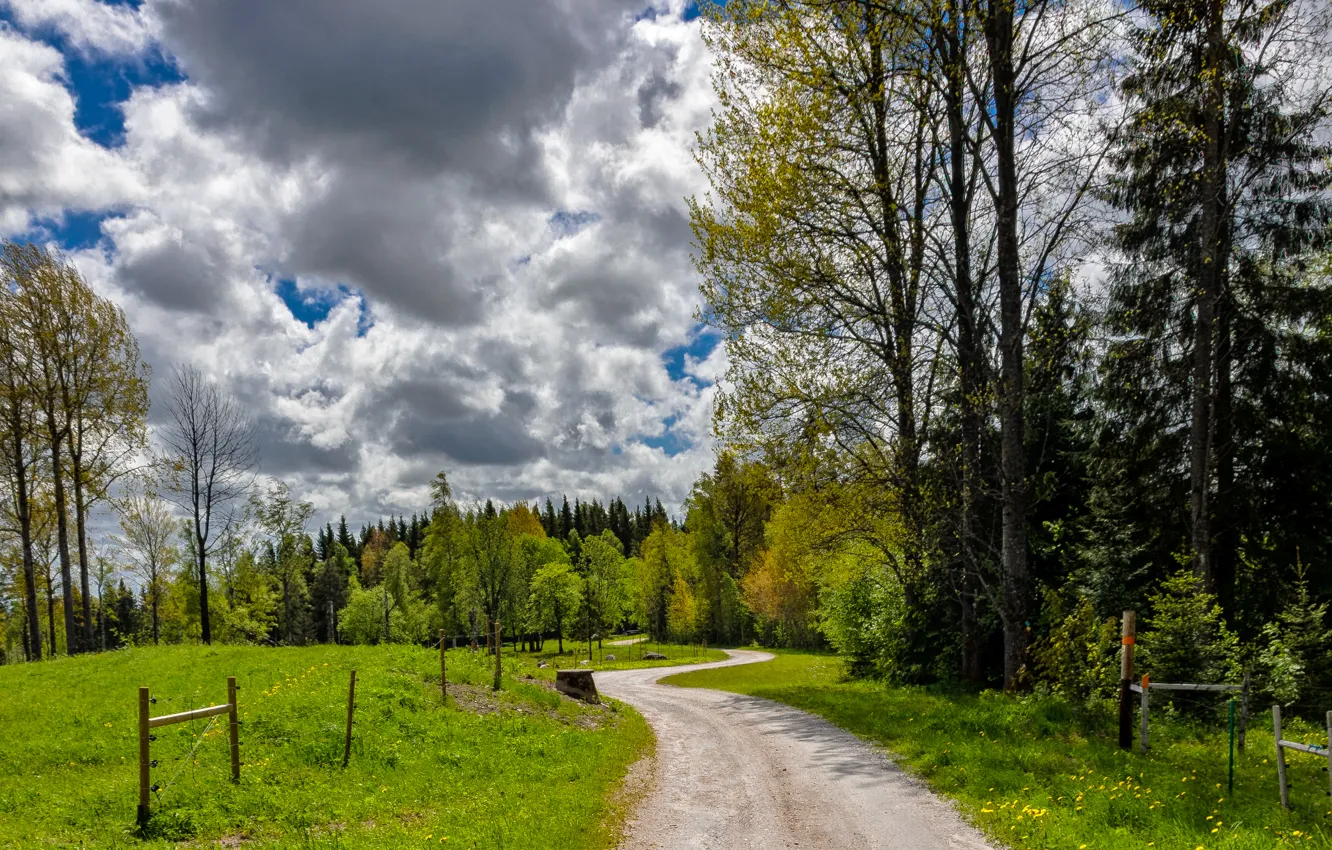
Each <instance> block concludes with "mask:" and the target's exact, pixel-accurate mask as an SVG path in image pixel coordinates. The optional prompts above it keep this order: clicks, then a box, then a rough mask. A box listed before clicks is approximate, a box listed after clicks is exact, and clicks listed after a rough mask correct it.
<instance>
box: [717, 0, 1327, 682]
mask: <svg viewBox="0 0 1332 850" xmlns="http://www.w3.org/2000/svg"><path fill="white" fill-rule="evenodd" d="M703 5H704V25H703V33H704V37H705V39H706V41H707V42H708V44H709V46H710V47H711V49H712V50H713V53H714V55H715V57H716V65H715V73H714V87H715V89H716V93H717V96H718V99H719V107H718V109H717V110H716V112H715V113H714V119H713V123H712V126H711V127H710V128H709V130H708V131H707V132H706V133H704V134H703V135H702V136H701V137H700V139H699V143H698V145H697V147H696V157H697V159H698V162H699V164H700V165H701V167H702V168H703V170H704V172H705V173H706V175H707V177H708V179H709V182H710V184H711V189H710V191H709V193H708V194H707V195H706V196H702V197H699V198H695V199H694V200H693V201H692V203H691V222H692V225H693V229H694V233H695V237H696V242H697V245H698V250H697V252H696V264H697V267H698V270H699V272H700V274H701V276H702V278H703V283H702V293H703V296H704V300H705V307H704V310H703V318H704V319H705V320H706V321H708V322H709V323H711V324H712V325H713V326H715V327H716V328H718V329H719V330H720V331H722V333H723V335H724V339H725V340H726V343H725V344H726V345H727V351H728V355H729V362H730V371H729V373H728V375H727V380H726V381H725V382H724V383H723V385H722V390H721V392H720V401H719V405H718V425H719V430H720V432H721V434H722V436H723V438H724V439H725V441H726V443H727V445H728V446H729V447H730V449H732V450H733V451H735V452H737V453H738V454H739V455H740V456H742V457H745V458H748V459H752V460H755V461H758V462H761V463H762V464H763V465H764V466H765V468H767V469H768V470H769V471H770V473H771V474H772V475H773V476H774V478H775V479H776V480H778V481H780V483H781V490H782V493H783V497H784V499H785V502H784V505H785V506H786V507H784V508H783V510H794V511H800V512H803V513H805V514H806V516H807V517H808V518H809V521H808V522H807V523H805V525H804V526H803V527H804V529H805V532H804V533H805V534H807V535H808V543H809V545H810V546H812V549H811V550H810V551H811V557H813V558H814V560H815V561H818V560H819V559H821V558H823V557H825V555H826V553H828V552H846V551H858V552H860V553H861V557H860V558H858V559H857V560H855V562H854V563H833V562H829V563H828V564H825V566H824V567H822V568H818V569H813V570H812V572H809V571H806V572H805V573H804V574H805V575H809V576H812V580H809V581H805V580H803V579H802V580H801V581H800V582H798V583H801V584H802V585H803V587H804V590H805V591H806V592H808V593H810V594H812V604H811V606H810V608H809V610H810V611H811V612H812V617H813V622H815V623H816V624H817V626H818V629H819V631H820V634H822V635H823V636H824V637H825V638H827V639H829V640H832V641H833V643H834V644H836V645H838V646H839V647H841V648H842V649H844V650H845V651H846V652H848V653H849V654H850V655H852V656H853V658H854V659H855V661H856V666H857V668H858V669H861V670H864V671H869V672H876V673H878V674H882V675H887V676H892V677H896V678H899V679H902V680H908V681H929V680H940V679H943V680H966V681H971V682H976V683H991V682H994V683H1000V682H1001V683H1003V684H1004V685H1005V686H1006V687H1009V688H1016V687H1024V686H1029V685H1031V684H1032V683H1033V681H1035V680H1037V679H1040V678H1042V676H1043V675H1045V674H1043V673H1042V669H1047V670H1048V669H1049V667H1050V664H1053V661H1050V659H1049V658H1048V655H1049V652H1050V651H1051V650H1050V646H1051V641H1052V640H1055V639H1056V636H1058V635H1061V634H1062V635H1064V638H1067V637H1068V635H1067V632H1068V629H1070V628H1073V626H1072V625H1071V624H1070V623H1069V622H1066V621H1068V619H1069V618H1070V617H1073V618H1074V619H1075V620H1076V621H1077V622H1079V623H1082V624H1083V625H1081V626H1079V627H1078V629H1079V631H1078V634H1079V635H1081V637H1080V638H1079V639H1080V640H1083V642H1084V643H1085V644H1086V645H1085V646H1081V649H1080V650H1078V651H1082V652H1083V654H1084V655H1088V654H1090V656H1091V657H1099V656H1096V653H1097V652H1098V651H1100V650H1098V649H1097V647H1098V646H1100V644H1099V643H1098V641H1100V631H1101V630H1100V628H1099V626H1100V625H1101V624H1102V623H1104V621H1105V620H1106V619H1107V618H1110V617H1114V616H1117V615H1118V613H1119V612H1121V611H1122V610H1124V609H1129V608H1133V609H1137V610H1139V611H1141V612H1143V613H1144V615H1145V616H1146V617H1147V621H1148V623H1149V624H1150V623H1151V618H1152V616H1153V611H1156V610H1158V609H1159V610H1161V611H1163V612H1164V611H1167V610H1170V609H1171V605H1172V604H1173V603H1172V602H1171V601H1170V600H1176V601H1179V600H1184V599H1190V600H1194V601H1197V600H1202V601H1203V603H1205V604H1202V607H1201V608H1198V609H1197V610H1194V611H1193V613H1192V615H1191V616H1194V615H1196V617H1198V618H1202V619H1203V620H1205V621H1206V622H1205V624H1204V625H1198V624H1196V623H1195V625H1196V626H1197V632H1198V635H1205V636H1206V637H1205V639H1204V637H1201V636H1199V637H1197V638H1196V640H1195V643H1198V642H1199V641H1201V642H1203V643H1206V644H1207V646H1209V647H1210V646H1219V645H1228V641H1229V640H1230V637H1233V638H1234V639H1235V649H1234V652H1233V653H1231V655H1234V656H1236V657H1240V656H1242V659H1241V660H1240V661H1237V662H1236V663H1248V661H1252V659H1253V658H1255V657H1256V656H1257V655H1259V654H1262V653H1264V652H1267V653H1268V654H1269V655H1270V654H1271V652H1274V651H1276V650H1273V649H1272V647H1273V646H1275V645H1276V644H1274V643H1273V641H1277V643H1278V644H1279V643H1281V642H1282V641H1284V642H1285V644H1284V645H1287V646H1288V645H1291V644H1293V643H1299V644H1300V645H1301V646H1305V647H1306V648H1308V647H1315V649H1310V650H1309V651H1308V652H1307V653H1305V654H1304V655H1300V654H1299V653H1295V654H1294V655H1291V654H1289V653H1288V655H1289V658H1287V661H1288V662H1289V663H1288V664H1287V665H1286V666H1287V667H1288V668H1289V667H1291V665H1296V666H1303V667H1304V668H1306V669H1307V675H1308V677H1309V679H1310V681H1314V682H1317V683H1320V686H1322V687H1327V686H1328V685H1330V684H1332V682H1329V681H1328V678H1327V677H1328V675H1329V672H1328V667H1329V661H1328V654H1329V648H1328V644H1329V642H1332V641H1329V639H1328V636H1327V633H1326V631H1325V630H1326V617H1325V614H1326V610H1325V606H1326V604H1327V603H1328V601H1329V600H1330V599H1332V564H1330V561H1329V556H1330V555H1332V552H1329V545H1328V544H1329V538H1328V535H1327V533H1326V529H1327V528H1328V527H1329V519H1332V517H1329V502H1328V499H1327V497H1326V493H1327V492H1328V484H1329V481H1328V478H1327V470H1328V469H1329V465H1328V459H1329V458H1328V456H1327V451H1328V446H1329V445H1332V442H1330V441H1329V439H1328V437H1329V436H1330V433H1332V432H1329V427H1332V426H1330V425H1329V423H1332V418H1329V412H1332V411H1329V407H1328V406H1329V402H1330V401H1332V393H1330V392H1329V391H1330V390H1332V374H1329V372H1328V368H1327V365H1328V364H1329V363H1332V359H1329V355H1332V350H1329V341H1330V340H1332V336H1329V330H1332V301H1330V300H1329V295H1330V293H1332V287H1330V286H1329V271H1330V270H1332V269H1330V268H1329V250H1328V249H1329V244H1332V240H1330V237H1332V231H1330V230H1329V221H1330V220H1332V204H1330V203H1329V201H1330V199H1329V194H1328V189H1329V183H1330V182H1332V171H1329V162H1332V159H1330V158H1329V157H1330V155H1332V150H1330V149H1329V146H1328V144H1327V139H1328V138H1329V135H1328V132H1327V131H1328V129H1329V125H1328V118H1329V103H1330V101H1329V97H1330V92H1329V77H1328V75H1327V74H1326V73H1325V68H1324V59H1325V57H1326V56H1327V55H1328V54H1327V34H1328V28H1327V17H1326V13H1325V10H1324V9H1323V7H1322V6H1320V5H1319V4H1314V3H1304V2H1299V0H1242V2H1239V3H1228V4H1218V3H1210V2H1200V0H1146V1H1145V2H1142V3H1138V4H1134V5H1133V6H1132V8H1126V7H1124V6H1122V5H1120V4H1113V3H1106V2H1099V0H1074V2H1067V0H1061V1H1060V2H1046V1H1045V0H1035V2H1031V3H1025V4H1020V5H1019V6H1014V5H1013V4H1009V3H1001V2H997V0H910V2H883V0H815V1H814V2H809V0H802V2H794V0H793V1H792V2H786V1H785V0H771V1H770V2H762V3H758V2H728V3H725V4H716V3H709V4H703ZM1086 269H1093V270H1094V273H1092V274H1091V275H1088V276H1085V277H1084V276H1083V275H1082V271H1083V270H1086ZM1088 278H1090V281H1091V282H1086V281H1087V280H1088ZM791 506H796V507H791ZM787 533H791V530H790V529H785V530H783V531H782V532H781V534H787ZM776 539H784V538H782V537H777V538H776ZM835 560H836V559H834V561H835ZM809 563H812V562H809ZM792 570H794V571H792ZM779 574H781V573H780V571H779ZM1181 574H1182V576H1183V577H1182V578H1181V577H1180V575H1181ZM785 575H787V576H788V577H789V576H791V575H796V576H799V575H802V572H801V570H799V569H796V568H791V569H788V570H787V572H786V573H785ZM1162 594H1165V595H1164V596H1163V595H1162ZM1180 604H1183V603H1182V601H1181V602H1180ZM1320 606H1322V607H1320ZM1190 610H1192V609H1190ZM1161 616H1167V615H1166V614H1164V613H1163V614H1161ZM1079 618H1081V619H1079ZM1088 622H1090V623H1091V625H1090V626H1088V625H1086V623H1088ZM1297 622H1298V623H1303V624H1305V625H1303V626H1296V625H1293V624H1294V623H1297ZM1315 622H1317V623H1322V624H1323V625H1322V626H1318V627H1315V625H1314V623H1315ZM1061 629H1062V630H1063V631H1061ZM1273 629H1276V630H1277V631H1276V632H1274V631H1273ZM1282 629H1285V630H1286V631H1291V632H1292V633H1291V634H1290V635H1286V634H1285V633H1284V632H1282V631H1281V630H1282ZM1301 629H1303V632H1301V635H1302V636H1295V635H1294V631H1300V630H1301ZM1311 629H1312V631H1310V630H1311ZM1319 629H1322V631H1320V630H1319ZM1292 630H1293V631H1292ZM1228 636H1229V637H1228ZM1060 639H1061V640H1062V639H1063V638H1060ZM1101 648H1102V649H1104V647H1101ZM1195 649H1196V650H1197V652H1195V653H1193V654H1194V657H1198V658H1201V657H1204V656H1206V655H1207V652H1205V651H1204V648H1203V647H1202V645H1201V644H1198V646H1196V647H1195ZM1070 651H1072V650H1070ZM1301 652H1303V650H1301ZM1112 654H1113V653H1112ZM1187 655H1188V653H1184V654H1182V655H1180V657H1186V656H1187ZM1296 656H1299V657H1296ZM1041 658H1046V661H1049V662H1050V664H1046V665H1045V668H1042V662H1041V661H1040V659H1041ZM1244 659H1247V660H1248V661H1245V660H1244ZM1055 666H1058V665H1055ZM1084 666H1086V665H1084ZM1199 666H1200V667H1205V666H1206V665H1202V664H1200V665H1199ZM1315 668H1316V669H1315ZM1218 669H1219V668H1216V667H1215V665H1213V667H1212V668H1209V670H1207V671H1204V670H1202V669H1198V670H1192V671H1190V670H1187V669H1184V670H1178V671H1175V672H1176V673H1178V674H1179V675H1185V676H1188V675H1192V676H1194V677H1195V678H1193V680H1194V681H1197V680H1198V679H1197V678H1196V677H1198V676H1203V675H1219V674H1218V672H1217V670H1218ZM1051 675H1053V674H1051Z"/></svg>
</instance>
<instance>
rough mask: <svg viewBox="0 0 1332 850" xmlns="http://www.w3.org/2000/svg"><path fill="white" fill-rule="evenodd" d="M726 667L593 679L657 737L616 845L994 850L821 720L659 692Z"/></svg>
mask: <svg viewBox="0 0 1332 850" xmlns="http://www.w3.org/2000/svg"><path fill="white" fill-rule="evenodd" d="M727 654H728V655H730V656H731V657H730V658H729V659H728V660H726V661H718V662H714V663H711V664H692V665H689V666H686V667H656V668H649V669H645V670H615V671H605V672H599V673H597V674H596V682H597V689H598V690H599V691H601V692H602V693H605V694H608V695H609V696H613V697H615V698H616V699H620V700H623V701H624V702H627V703H629V704H630V705H632V706H633V707H634V708H636V709H638V710H639V711H640V712H642V714H643V716H644V717H646V718H647V720H648V722H649V723H651V724H652V728H653V730H654V731H655V732H656V733H657V757H656V765H655V776H654V777H653V779H654V785H653V788H652V790H651V791H650V792H648V794H647V795H646V797H645V798H644V800H643V802H642V803H640V805H639V808H638V811H637V812H636V813H635V818H634V820H633V822H632V823H631V824H630V825H629V830H628V836H627V837H626V839H625V842H624V843H623V844H622V845H621V847H622V848H623V850H645V848H663V850H665V848H669V849H670V850H683V848H709V850H711V848H718V849H719V850H720V848H736V847H790V848H794V847H800V848H805V850H825V849H826V850H842V848H884V849H885V850H990V845H989V844H987V843H986V842H985V840H984V838H982V837H981V835H980V833H978V832H977V831H976V830H975V829H973V828H972V827H970V826H969V825H967V824H966V823H964V822H963V821H962V819H961V818H960V817H959V816H958V815H957V813H956V812H955V811H954V810H953V808H952V807H951V806H950V805H949V804H948V803H946V802H944V801H942V800H940V799H939V798H937V797H935V796H934V795H933V794H931V793H930V792H929V791H928V790H926V789H925V788H924V787H922V786H921V785H919V784H918V783H917V782H915V781H914V780H912V779H911V778H910V777H908V776H906V775H905V774H904V773H902V771H901V770H899V769H898V768H897V767H896V766H895V765H894V764H893V763H892V762H891V761H889V760H888V759H887V758H886V757H885V756H884V755H883V754H882V753H880V752H878V751H877V750H875V749H874V748H873V747H871V746H869V745H868V744H866V743H865V742H864V741H862V740H860V739H859V738H857V737H855V736H854V735H851V734H850V733H848V732H844V731H842V730H840V729H838V728H837V727H835V726H833V725H832V724H830V723H828V722H827V721H825V720H823V719H821V718H818V717H815V716H814V715H812V714H807V713H805V712H803V711H800V710H798V709H794V708H790V707H789V706H784V705H779V704H778V703H775V702H771V701H769V700H765V699H758V698H757V697H748V696H740V695H738V694H728V693H723V692H721V691H713V690H705V689H701V688H673V687H670V686H667V685H658V684H656V681H657V680H658V679H660V678H662V677H663V676H669V675H671V674H672V673H678V672H681V671H683V670H699V669H706V668H710V667H726V666H731V665H735V664H752V663H755V662H760V661H768V660H770V659H771V658H772V656H771V655H769V654H768V653H766V652H752V651H748V650H736V651H728V653H727Z"/></svg>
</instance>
